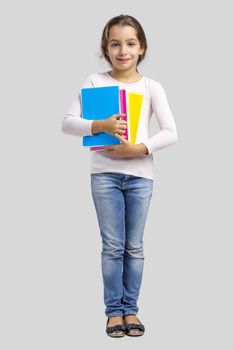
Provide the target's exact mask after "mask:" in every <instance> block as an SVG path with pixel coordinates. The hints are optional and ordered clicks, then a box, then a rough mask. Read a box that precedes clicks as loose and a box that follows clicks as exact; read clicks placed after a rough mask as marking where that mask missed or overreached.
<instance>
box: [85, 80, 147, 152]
mask: <svg viewBox="0 0 233 350" xmlns="http://www.w3.org/2000/svg"><path fill="white" fill-rule="evenodd" d="M142 102H143V94H139V93H135V92H127V91H126V90H125V89H120V88H119V86H102V87H91V88H82V89H81V107H82V118H84V119H88V120H100V119H107V118H110V117H111V116H113V115H114V114H119V113H124V114H125V116H124V117H122V119H123V120H126V121H127V129H126V131H125V133H124V137H125V138H126V140H128V141H129V142H130V143H132V144H135V143H136V136H137V129H138V124H139V119H140V114H141V109H142ZM119 143H120V141H119V140H118V139H117V138H116V137H115V136H113V135H110V134H107V133H105V132H100V133H98V134H95V135H90V136H84V137H83V146H87V147H90V150H91V151H101V150H103V149H104V148H103V146H110V145H118V144H119Z"/></svg>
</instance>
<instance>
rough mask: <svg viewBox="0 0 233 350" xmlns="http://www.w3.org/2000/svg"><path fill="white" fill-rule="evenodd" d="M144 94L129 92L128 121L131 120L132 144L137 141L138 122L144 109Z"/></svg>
mask: <svg viewBox="0 0 233 350" xmlns="http://www.w3.org/2000/svg"><path fill="white" fill-rule="evenodd" d="M142 102H143V95H142V94H137V93H133V92H129V93H128V122H129V130H130V135H129V140H130V142H131V143H132V144H135V143H136V137H137V131H138V124H139V120H140V114H141V109H142Z"/></svg>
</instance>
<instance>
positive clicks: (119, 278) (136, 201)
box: [91, 172, 153, 317]
mask: <svg viewBox="0 0 233 350" xmlns="http://www.w3.org/2000/svg"><path fill="white" fill-rule="evenodd" d="M91 191H92V197H93V201H94V205H95V209H96V214H97V219H98V223H99V228H100V235H101V239H102V252H101V267H102V276H103V284H104V304H105V306H106V308H105V315H106V316H108V317H109V316H122V315H127V314H135V315H136V314H137V312H138V306H137V300H138V297H139V291H140V287H141V281H142V274H143V265H144V253H143V232H144V227H145V222H146V217H147V213H148V209H149V204H150V200H151V197H152V192H153V180H150V179H146V178H142V177H136V176H133V175H125V174H121V173H107V172H106V173H98V174H91Z"/></svg>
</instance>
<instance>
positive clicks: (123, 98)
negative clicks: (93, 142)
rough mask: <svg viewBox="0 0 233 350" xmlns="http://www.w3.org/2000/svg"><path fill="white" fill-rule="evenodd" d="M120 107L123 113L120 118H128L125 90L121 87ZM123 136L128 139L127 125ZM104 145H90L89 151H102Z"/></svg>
mask: <svg viewBox="0 0 233 350" xmlns="http://www.w3.org/2000/svg"><path fill="white" fill-rule="evenodd" d="M120 107H121V113H125V115H124V117H122V120H126V121H127V120H128V118H127V104H126V90H125V89H122V90H120ZM124 136H125V138H126V140H128V139H129V135H128V126H127V128H126V130H125V133H124ZM104 149H105V146H96V147H90V151H104Z"/></svg>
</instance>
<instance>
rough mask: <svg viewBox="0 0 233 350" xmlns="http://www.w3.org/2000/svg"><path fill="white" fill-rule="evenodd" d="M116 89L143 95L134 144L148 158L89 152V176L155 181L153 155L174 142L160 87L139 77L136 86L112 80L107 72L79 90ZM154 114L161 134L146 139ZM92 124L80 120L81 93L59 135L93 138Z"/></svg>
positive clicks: (171, 120)
mask: <svg viewBox="0 0 233 350" xmlns="http://www.w3.org/2000/svg"><path fill="white" fill-rule="evenodd" d="M114 85H117V86H119V88H120V89H126V91H127V92H135V93H140V94H143V95H144V98H143V103H142V109H141V114H140V119H139V124H138V130H137V136H136V144H138V143H144V144H145V146H146V147H147V149H148V152H149V154H148V155H146V156H142V157H137V158H121V159H119V158H113V157H112V156H110V155H108V154H106V153H103V152H101V151H90V152H91V173H102V172H117V173H123V174H127V175H134V176H140V177H144V178H148V179H152V180H153V179H154V172H153V154H152V153H153V152H155V151H158V150H160V149H162V148H164V147H167V146H170V145H172V144H174V143H175V142H177V130H176V124H175V121H174V118H173V114H172V112H171V110H170V107H169V104H168V100H167V96H166V93H165V90H164V88H163V86H162V85H161V84H160V83H159V82H158V81H155V80H152V79H149V78H147V77H142V78H141V80H139V81H138V82H136V83H123V82H120V81H118V80H115V79H114V78H113V77H112V76H111V75H110V74H109V73H108V72H104V73H94V74H91V75H90V76H89V77H88V78H87V79H86V81H85V83H84V84H83V85H82V87H98V86H114ZM153 113H154V114H155V116H156V118H157V122H158V126H159V129H160V131H159V132H158V133H156V134H155V135H153V136H151V137H149V123H150V118H151V116H152V114H153ZM92 122H93V120H87V119H83V118H82V110H81V98H80V92H79V93H78V94H77V96H76V97H75V99H74V101H73V103H72V104H71V106H70V107H69V109H68V111H67V113H66V115H65V116H64V118H63V121H62V131H63V132H64V133H66V134H70V135H74V136H80V137H82V136H87V135H92V133H91V125H92Z"/></svg>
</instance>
